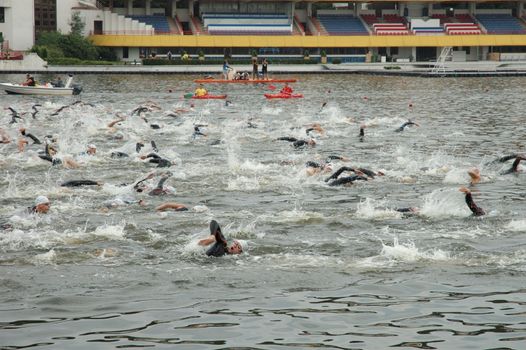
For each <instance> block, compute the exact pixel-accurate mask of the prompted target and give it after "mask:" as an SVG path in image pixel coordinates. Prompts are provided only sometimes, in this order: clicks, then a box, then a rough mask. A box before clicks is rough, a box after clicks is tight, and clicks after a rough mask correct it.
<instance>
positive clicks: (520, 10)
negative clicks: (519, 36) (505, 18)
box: [517, 1, 524, 17]
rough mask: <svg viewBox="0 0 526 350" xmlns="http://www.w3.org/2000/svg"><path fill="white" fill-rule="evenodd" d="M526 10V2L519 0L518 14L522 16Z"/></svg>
mask: <svg viewBox="0 0 526 350" xmlns="http://www.w3.org/2000/svg"><path fill="white" fill-rule="evenodd" d="M523 11H524V3H523V2H522V1H519V2H518V3H517V16H518V17H522V12H523Z"/></svg>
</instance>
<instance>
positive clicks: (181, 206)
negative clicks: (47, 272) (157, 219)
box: [155, 202, 188, 211]
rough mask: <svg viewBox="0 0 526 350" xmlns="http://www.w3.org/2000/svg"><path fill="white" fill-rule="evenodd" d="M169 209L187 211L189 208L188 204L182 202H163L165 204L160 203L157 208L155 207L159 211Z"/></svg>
mask: <svg viewBox="0 0 526 350" xmlns="http://www.w3.org/2000/svg"><path fill="white" fill-rule="evenodd" d="M169 209H172V210H175V211H187V210H188V208H187V207H186V205H184V204H181V203H175V202H167V203H163V204H161V205H159V206H158V207H157V208H155V210H157V211H165V210H169Z"/></svg>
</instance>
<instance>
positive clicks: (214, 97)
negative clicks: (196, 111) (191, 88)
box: [192, 95, 226, 100]
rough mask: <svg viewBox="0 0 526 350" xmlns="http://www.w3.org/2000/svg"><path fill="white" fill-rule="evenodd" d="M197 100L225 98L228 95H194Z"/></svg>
mask: <svg viewBox="0 0 526 350" xmlns="http://www.w3.org/2000/svg"><path fill="white" fill-rule="evenodd" d="M192 98H193V99H196V100H224V99H225V98H226V95H204V96H192Z"/></svg>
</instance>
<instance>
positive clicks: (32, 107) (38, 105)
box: [31, 103, 42, 119]
mask: <svg viewBox="0 0 526 350" xmlns="http://www.w3.org/2000/svg"><path fill="white" fill-rule="evenodd" d="M37 107H42V105H41V104H38V103H37V104H34V105H32V106H31V109H32V110H33V112H31V116H32V117H33V119H37V114H38V113H39V112H40V111H39V110H38V109H37Z"/></svg>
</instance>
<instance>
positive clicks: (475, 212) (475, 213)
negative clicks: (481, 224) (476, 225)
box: [459, 187, 486, 216]
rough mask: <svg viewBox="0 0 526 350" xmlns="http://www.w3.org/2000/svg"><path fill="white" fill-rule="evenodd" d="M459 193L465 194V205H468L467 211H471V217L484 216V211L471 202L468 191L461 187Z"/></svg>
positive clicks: (471, 198)
mask: <svg viewBox="0 0 526 350" xmlns="http://www.w3.org/2000/svg"><path fill="white" fill-rule="evenodd" d="M459 191H460V192H463V193H465V194H466V204H467V205H468V208H469V210H471V212H472V213H473V216H483V215H486V212H485V211H484V209H482V208H481V207H479V206H478V205H476V204H475V202H474V201H473V197H472V196H471V191H470V190H468V189H467V188H466V187H461V188H460V189H459Z"/></svg>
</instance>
